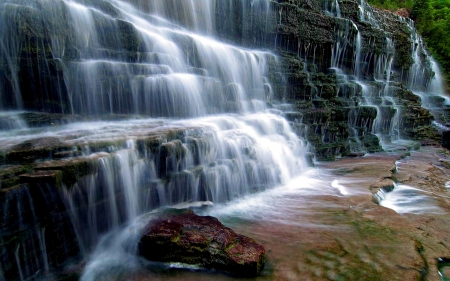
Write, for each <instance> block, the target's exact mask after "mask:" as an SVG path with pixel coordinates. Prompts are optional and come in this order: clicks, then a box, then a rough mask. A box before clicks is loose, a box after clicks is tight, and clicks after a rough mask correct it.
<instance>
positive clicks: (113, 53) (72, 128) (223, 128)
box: [0, 0, 307, 280]
mask: <svg viewBox="0 0 450 281" xmlns="http://www.w3.org/2000/svg"><path fill="white" fill-rule="evenodd" d="M0 5H1V6H0V14H1V17H0V22H2V23H3V24H2V27H1V28H0V40H1V45H0V46H1V50H2V52H1V55H0V58H1V59H4V60H6V61H7V62H8V68H7V69H6V71H3V72H1V73H0V76H1V77H0V79H3V80H2V81H3V82H2V88H0V101H1V103H0V106H1V107H0V108H1V109H3V110H12V109H14V110H16V109H35V110H36V109H38V110H49V111H51V112H56V113H63V114H66V115H79V114H81V115H85V116H88V118H92V117H93V116H95V117H100V118H101V117H104V116H107V115H112V116H114V115H117V114H136V115H144V116H146V118H148V117H149V116H150V117H164V118H177V117H187V118H194V117H195V118H196V119H186V120H177V119H140V120H130V121H121V122H94V123H74V124H71V125H66V126H61V127H55V128H44V129H42V130H40V129H36V130H29V131H27V130H25V131H23V132H21V133H20V137H18V138H13V137H12V136H11V132H13V134H14V133H17V132H18V131H17V130H16V131H7V132H5V133H4V134H3V135H1V136H0V138H1V142H2V143H3V147H4V148H8V147H9V148H12V147H14V146H16V145H17V144H19V143H20V142H23V141H29V142H33V139H46V138H56V139H58V141H57V142H58V143H63V144H64V146H67V147H68V151H67V152H65V153H66V154H64V155H67V156H69V157H72V158H68V159H63V160H62V161H63V163H64V164H63V165H69V164H68V163H69V162H70V163H71V164H70V165H75V166H76V167H79V166H77V165H80V163H85V162H86V163H90V164H88V165H89V167H90V168H89V169H91V170H90V171H88V172H87V174H86V175H83V176H82V177H81V178H79V179H77V180H76V181H75V182H70V183H64V184H63V186H62V189H63V200H64V201H65V204H66V208H67V210H68V212H69V217H70V221H71V222H72V225H73V229H74V233H73V235H74V236H76V238H77V243H78V246H79V248H80V252H81V253H82V255H83V256H84V257H86V258H87V257H88V256H89V255H90V253H92V251H93V250H94V249H95V248H96V245H97V244H98V243H99V242H100V241H101V237H102V236H104V235H105V234H106V233H108V232H114V233H118V232H120V230H119V229H120V228H122V227H123V226H124V225H126V224H127V223H131V222H133V221H134V220H135V219H136V218H137V217H138V216H140V215H142V214H143V213H145V212H148V211H149V210H152V209H155V208H158V207H163V206H169V205H174V204H178V203H182V202H195V201H211V202H214V203H220V202H225V201H229V200H233V199H235V198H238V197H240V196H242V195H245V194H249V193H253V192H257V191H262V190H265V189H267V188H272V187H275V186H277V185H280V184H283V183H286V182H288V181H289V179H290V178H292V177H294V176H295V175H298V174H299V173H301V172H302V171H304V170H305V168H306V167H307V165H306V162H305V161H304V155H305V153H306V148H305V147H306V146H305V144H304V143H303V142H302V141H301V140H299V139H298V137H297V136H296V135H295V134H294V133H293V132H292V130H291V128H290V125H289V124H288V122H287V121H286V120H285V119H284V118H283V117H281V111H279V110H276V109H272V110H271V112H272V113H268V112H267V111H266V109H267V108H268V107H267V105H266V104H267V101H269V100H271V99H272V97H273V96H274V95H273V93H272V87H271V85H270V81H269V79H268V77H269V75H268V72H269V68H271V67H272V68H273V67H276V65H277V63H278V62H277V58H276V56H275V55H273V54H271V53H270V52H265V51H260V50H250V49H245V48H242V47H239V46H235V45H231V44H229V43H223V42H221V41H218V40H217V39H216V38H217V36H218V35H219V34H218V33H220V32H224V31H227V30H229V29H236V27H237V26H238V24H239V25H240V27H239V28H240V30H241V31H242V34H241V35H240V36H244V33H246V32H247V33H248V32H252V31H254V32H257V33H259V34H254V36H255V39H254V43H257V42H256V41H264V40H266V39H261V38H259V37H260V36H263V37H264V36H266V35H265V34H263V32H262V31H263V29H260V28H256V27H255V26H254V25H260V21H261V20H262V19H264V18H265V17H267V18H268V13H269V11H270V1H268V0H252V1H245V0H242V1H237V2H233V3H231V2H228V1H222V0H211V1H197V0H190V1H167V0H164V1H162V0H160V1H150V2H148V1H119V0H110V1H89V0H86V1H84V0H83V1H82V0H80V1H78V0H77V1H69V0H62V1H53V2H51V4H50V3H48V1H45V0H28V1H20V0H4V1H1V3H0ZM174 7H175V8H174ZM222 10H226V11H227V12H228V15H229V17H231V18H239V19H241V20H242V22H240V23H235V22H230V18H228V19H226V20H227V21H229V23H228V24H232V26H231V27H230V26H226V25H227V24H224V22H223V21H222V20H221V18H220V17H219V19H217V18H216V17H215V13H216V12H220V11H222ZM12 16H15V17H18V18H20V19H21V20H22V21H21V22H22V23H24V24H25V25H26V27H25V28H24V29H21V26H18V27H17V26H13V25H14V24H15V23H17V22H18V21H17V20H14V21H12V19H11V17H12ZM37 22H39V24H37ZM26 28H30V29H32V28H35V30H31V31H29V33H27V32H28V30H26ZM15 32H16V33H15ZM24 33H26V34H27V36H29V39H30V40H31V41H32V44H29V42H24V41H23V40H24V39H23V38H24V37H23V36H22V35H23V34H24ZM40 35H42V37H39V36H40ZM44 35H45V36H44ZM237 37H239V36H237ZM235 41H239V38H235ZM33 48H35V51H34V53H37V54H38V55H37V56H36V57H30V58H29V61H30V62H31V63H36V64H37V67H38V68H42V69H43V71H44V72H46V73H48V74H49V75H50V76H52V75H53V77H54V78H55V77H56V78H55V79H56V80H57V83H56V87H54V86H55V85H54V84H51V85H52V86H50V83H48V80H46V79H50V78H49V77H44V76H33V74H30V75H31V76H27V75H25V74H24V73H21V72H20V70H19V69H20V66H21V64H22V63H23V59H22V60H18V59H17V58H18V57H21V56H23V55H24V52H26V51H30V49H31V50H34V49H33ZM41 51H43V53H45V56H46V57H47V58H49V59H48V60H45V62H44V61H43V60H42V57H40V55H41V53H40V52H41ZM32 53H33V52H32ZM43 53H42V54H43ZM25 77H29V78H30V85H36V84H40V85H47V83H48V87H44V88H45V89H46V91H45V93H42V92H39V90H38V89H37V88H36V87H34V86H30V87H29V88H25V86H24V83H23V79H26V78H25ZM10 93H13V94H14V95H13V97H14V98H13V99H11V95H10ZM30 96H33V99H31V98H30ZM30 99H31V100H34V101H33V102H32V103H30ZM225 114H228V115H225ZM19 128H20V126H19ZM8 129H10V128H8ZM12 129H17V128H12ZM103 143H105V144H103ZM99 145H100V147H101V146H102V145H103V146H104V147H103V148H100V149H99ZM70 147H72V148H70ZM45 163H46V162H44V164H43V165H44V166H45V165H46V164H45ZM48 163H50V164H49V165H50V166H51V165H52V164H51V163H53V162H52V161H50V162H48ZM76 169H78V168H76ZM23 188H24V189H27V187H23ZM18 201H20V200H18ZM17 204H18V206H20V204H22V203H21V202H17ZM31 205H33V204H31ZM6 213H7V211H5V214H6ZM32 213H33V212H32ZM37 223H38V222H36V224H37ZM44 229H45V228H44ZM39 231H40V230H39ZM46 233H48V231H45V230H42V231H40V232H39V235H38V237H42V239H40V240H39V243H40V244H39V245H40V246H39V247H38V250H33V251H38V252H40V253H42V256H43V257H42V258H36V260H41V261H39V262H37V263H36V266H35V267H33V268H29V266H28V265H27V261H26V259H27V258H29V257H28V256H27V255H28V254H27V252H26V251H25V250H22V249H24V248H23V247H20V245H19V246H17V247H18V248H17V249H18V250H17V251H15V252H14V253H13V254H11V255H15V256H16V260H17V262H16V264H15V265H14V266H15V268H16V269H17V274H18V275H14V273H12V272H13V271H14V270H11V269H10V268H2V269H1V271H2V272H5V273H4V274H5V275H6V276H15V277H14V278H19V279H21V280H25V279H28V278H30V277H31V276H33V275H34V274H35V273H36V272H38V271H39V270H40V269H45V270H48V268H49V266H50V265H49V262H48V261H47V258H46V257H45V256H46V248H45V244H46V243H45V236H46ZM112 240H114V241H116V240H117V239H116V240H115V239H112ZM102 243H104V242H102ZM35 246H36V247H37V245H35ZM100 248H101V247H100ZM110 248H114V247H113V246H111V247H110ZM102 249H104V248H102ZM97 250H98V248H97ZM96 256H98V253H97V254H95V255H94V257H93V259H94V260H91V261H92V263H90V264H89V265H88V266H87V268H88V269H89V270H90V268H92V267H95V266H94V265H95V257H96ZM100 256H101V254H100ZM51 266H55V264H54V263H52V264H51ZM2 275H3V274H2ZM86 276H89V274H87V275H86ZM84 278H87V280H89V277H84Z"/></svg>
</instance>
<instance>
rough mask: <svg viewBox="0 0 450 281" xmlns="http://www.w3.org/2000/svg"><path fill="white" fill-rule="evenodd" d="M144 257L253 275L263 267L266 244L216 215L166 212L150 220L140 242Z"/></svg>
mask: <svg viewBox="0 0 450 281" xmlns="http://www.w3.org/2000/svg"><path fill="white" fill-rule="evenodd" d="M139 252H140V254H141V255H142V256H144V257H145V258H147V259H149V260H152V261H160V262H181V263H187V264H193V265H199V266H202V267H206V268H214V269H218V270H224V271H228V272H230V273H232V274H235V275H245V276H254V275H257V274H258V273H259V272H260V271H261V270H262V269H263V267H264V263H265V260H266V254H265V250H264V247H263V246H261V245H259V244H257V243H256V242H255V241H254V240H253V239H251V238H248V237H245V236H242V235H239V234H236V233H235V232H234V231H233V230H231V229H230V228H228V227H225V226H224V225H223V224H221V223H220V222H219V221H218V220H217V219H216V218H214V217H210V216H204V217H203V216H198V215H196V214H195V213H194V212H192V211H190V210H188V211H182V213H178V214H171V215H167V216H165V217H163V218H158V219H156V220H154V221H151V222H150V223H149V225H148V226H147V228H146V229H145V231H144V234H143V236H142V238H141V241H140V243H139Z"/></svg>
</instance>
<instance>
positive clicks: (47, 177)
mask: <svg viewBox="0 0 450 281" xmlns="http://www.w3.org/2000/svg"><path fill="white" fill-rule="evenodd" d="M20 179H21V180H22V182H26V183H53V184H55V185H56V186H61V180H62V172H61V171H57V170H47V171H35V172H32V173H28V174H23V175H21V176H20Z"/></svg>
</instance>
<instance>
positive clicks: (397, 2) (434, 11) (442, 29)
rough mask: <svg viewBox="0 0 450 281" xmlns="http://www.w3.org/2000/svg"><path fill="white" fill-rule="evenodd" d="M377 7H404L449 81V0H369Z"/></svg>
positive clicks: (390, 8)
mask: <svg viewBox="0 0 450 281" xmlns="http://www.w3.org/2000/svg"><path fill="white" fill-rule="evenodd" d="M368 2H369V3H370V4H372V5H374V6H375V7H378V8H383V9H389V10H393V11H395V10H398V9H399V8H406V9H407V10H408V11H410V12H411V18H412V19H413V20H414V21H415V23H416V27H417V29H418V30H419V32H420V34H421V35H422V36H423V38H424V40H425V43H426V44H427V46H428V48H429V49H430V51H431V53H432V54H433V56H434V57H435V58H436V59H437V61H438V62H439V64H440V65H441V67H442V68H443V70H444V73H445V76H446V82H447V86H448V85H449V83H450V0H369V1H368Z"/></svg>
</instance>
